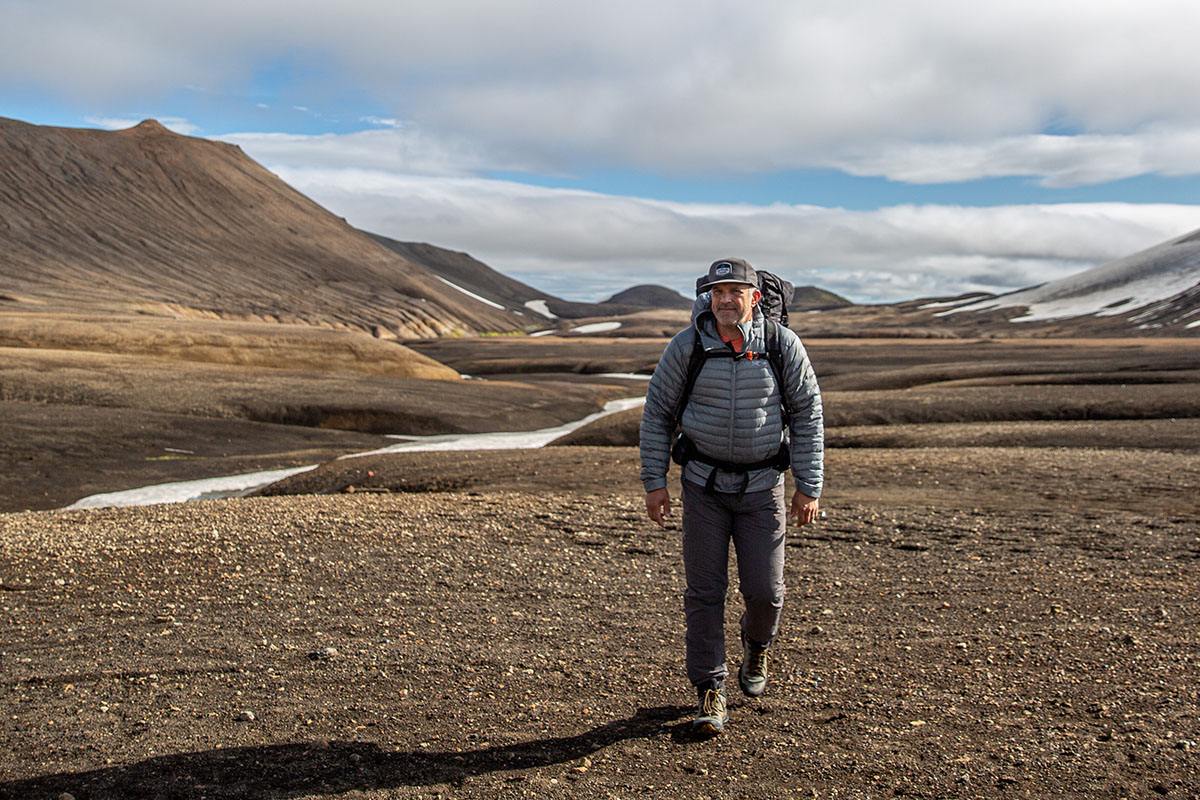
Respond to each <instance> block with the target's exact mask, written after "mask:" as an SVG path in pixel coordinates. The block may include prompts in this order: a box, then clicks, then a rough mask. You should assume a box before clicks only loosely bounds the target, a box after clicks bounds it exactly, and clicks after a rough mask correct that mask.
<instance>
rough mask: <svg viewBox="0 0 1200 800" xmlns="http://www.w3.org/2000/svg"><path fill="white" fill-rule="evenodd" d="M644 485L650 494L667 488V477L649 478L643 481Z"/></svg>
mask: <svg viewBox="0 0 1200 800" xmlns="http://www.w3.org/2000/svg"><path fill="white" fill-rule="evenodd" d="M642 485H643V486H645V487H646V493H647V494H649V493H650V492H654V491H657V490H659V489H665V488H667V479H666V477H662V478H647V479H646V480H644V481H642Z"/></svg>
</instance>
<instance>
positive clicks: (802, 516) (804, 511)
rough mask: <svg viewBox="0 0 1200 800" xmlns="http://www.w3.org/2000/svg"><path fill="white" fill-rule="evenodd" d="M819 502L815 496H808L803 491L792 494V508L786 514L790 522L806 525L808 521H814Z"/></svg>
mask: <svg viewBox="0 0 1200 800" xmlns="http://www.w3.org/2000/svg"><path fill="white" fill-rule="evenodd" d="M819 507H820V503H819V502H818V501H817V498H815V497H809V496H808V495H806V494H804V493H803V492H796V493H795V494H794V495H792V510H791V512H790V513H789V514H788V517H790V518H791V520H792V522H795V523H796V524H797V525H807V524H808V523H810V522H815V521H816V519H817V515H818V514H819V513H820V511H819Z"/></svg>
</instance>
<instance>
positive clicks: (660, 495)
mask: <svg viewBox="0 0 1200 800" xmlns="http://www.w3.org/2000/svg"><path fill="white" fill-rule="evenodd" d="M646 513H647V514H648V515H649V516H650V519H652V520H654V521H655V523H657V524H658V527H660V528H665V527H667V518H668V517H670V516H671V493H670V492H669V491H667V488H666V487H665V486H664V487H663V488H661V489H655V490H654V491H653V492H646Z"/></svg>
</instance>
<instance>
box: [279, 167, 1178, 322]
mask: <svg viewBox="0 0 1200 800" xmlns="http://www.w3.org/2000/svg"><path fill="white" fill-rule="evenodd" d="M273 169H275V171H276V172H277V173H279V174H280V176H281V177H282V178H283V179H284V180H286V181H288V183H290V184H291V185H293V186H295V187H297V188H298V189H300V190H301V191H302V192H304V193H305V194H306V195H308V196H310V197H312V198H313V199H315V200H316V201H317V202H320V203H322V204H323V205H325V206H326V207H327V208H329V209H331V210H332V211H334V212H335V213H337V214H339V215H343V216H345V217H346V218H347V219H348V220H349V221H350V222H351V224H353V225H355V226H357V227H360V228H363V229H366V230H369V231H372V232H375V233H381V234H384V235H387V236H390V237H393V238H396V239H400V240H402V241H426V242H432V243H434V244H437V245H440V246H443V247H449V248H452V249H456V250H465V251H467V252H469V253H471V254H472V255H473V256H475V257H477V258H479V259H481V260H483V261H484V262H486V263H488V264H489V265H491V266H492V267H494V268H495V269H498V270H500V271H501V272H503V273H505V274H508V275H511V276H513V277H516V278H518V279H520V280H523V281H525V282H526V283H529V284H530V285H532V286H535V287H537V288H539V289H543V290H545V291H548V292H551V293H552V294H557V295H559V296H563V297H566V298H569V299H579V300H598V299H604V298H606V297H608V296H611V295H612V294H614V293H615V292H617V291H620V290H621V289H624V288H627V287H628V286H630V285H633V284H634V283H643V282H652V283H660V284H663V285H666V286H670V287H671V288H674V289H676V290H678V291H681V292H683V293H685V294H687V293H688V292H689V291H690V290H691V287H692V286H693V281H694V279H695V276H696V275H698V274H700V273H701V272H703V271H704V269H705V268H706V267H707V265H708V263H709V262H710V261H712V260H713V259H714V258H721V257H723V256H731V255H737V256H741V257H744V258H747V259H749V260H750V262H751V263H753V264H755V265H757V266H760V267H762V268H765V269H769V270H772V271H777V272H779V273H780V274H782V275H784V276H785V277H787V278H788V279H789V280H792V281H793V282H794V283H797V284H801V285H803V284H815V285H818V286H821V287H822V288H826V289H830V290H833V291H837V292H839V293H843V294H845V295H846V296H848V297H850V298H851V299H853V300H856V301H859V302H868V301H879V302H890V301H896V300H902V299H912V298H916V297H925V296H936V295H952V294H958V293H961V292H967V291H991V292H1003V291H1009V290H1012V289H1018V288H1023V287H1026V286H1030V285H1033V284H1037V283H1041V282H1043V281H1046V280H1049V279H1053V278H1059V277H1063V276H1066V275H1069V274H1072V273H1074V272H1078V271H1080V270H1083V269H1086V268H1088V267H1091V266H1095V265H1098V264H1101V263H1104V262H1106V261H1109V260H1112V259H1114V258H1119V257H1122V256H1125V255H1128V254H1130V253H1132V252H1135V251H1137V250H1140V249H1142V248H1145V247H1148V246H1151V245H1154V244H1157V243H1159V242H1161V241H1164V240H1166V239H1169V238H1171V237H1173V236H1177V235H1179V234H1181V233H1183V232H1186V231H1188V230H1191V229H1193V228H1196V227H1198V226H1200V206H1177V205H1139V204H1123V203H1108V204H1063V205H1044V206H1006V207H997V208H962V207H954V206H896V207H891V208H883V209H878V210H875V211H849V210H844V209H836V208H822V207H816V206H792V205H782V204H776V205H770V206H752V205H714V204H688V203H669V202H662V201H656V200H644V199H638V198H631V197H616V196H610V195H602V194H596V193H591V192H584V191H577V190H561V189H544V188H538V187H533V186H529V185H525V184H518V183H510V182H506V181H496V180H486V179H481V178H464V177H457V178H453V177H435V176H414V175H400V174H394V173H385V172H379V171H368V170H353V169H306V168H294V167H273Z"/></svg>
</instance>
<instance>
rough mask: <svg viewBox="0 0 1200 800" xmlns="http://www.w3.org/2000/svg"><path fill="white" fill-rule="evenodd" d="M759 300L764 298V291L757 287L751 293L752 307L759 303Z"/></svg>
mask: <svg viewBox="0 0 1200 800" xmlns="http://www.w3.org/2000/svg"><path fill="white" fill-rule="evenodd" d="M759 300H762V292H761V291H759V290H758V289H755V290H754V293H753V294H751V295H750V307H751V308H754V307H755V306H756V305H758V301H759Z"/></svg>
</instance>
